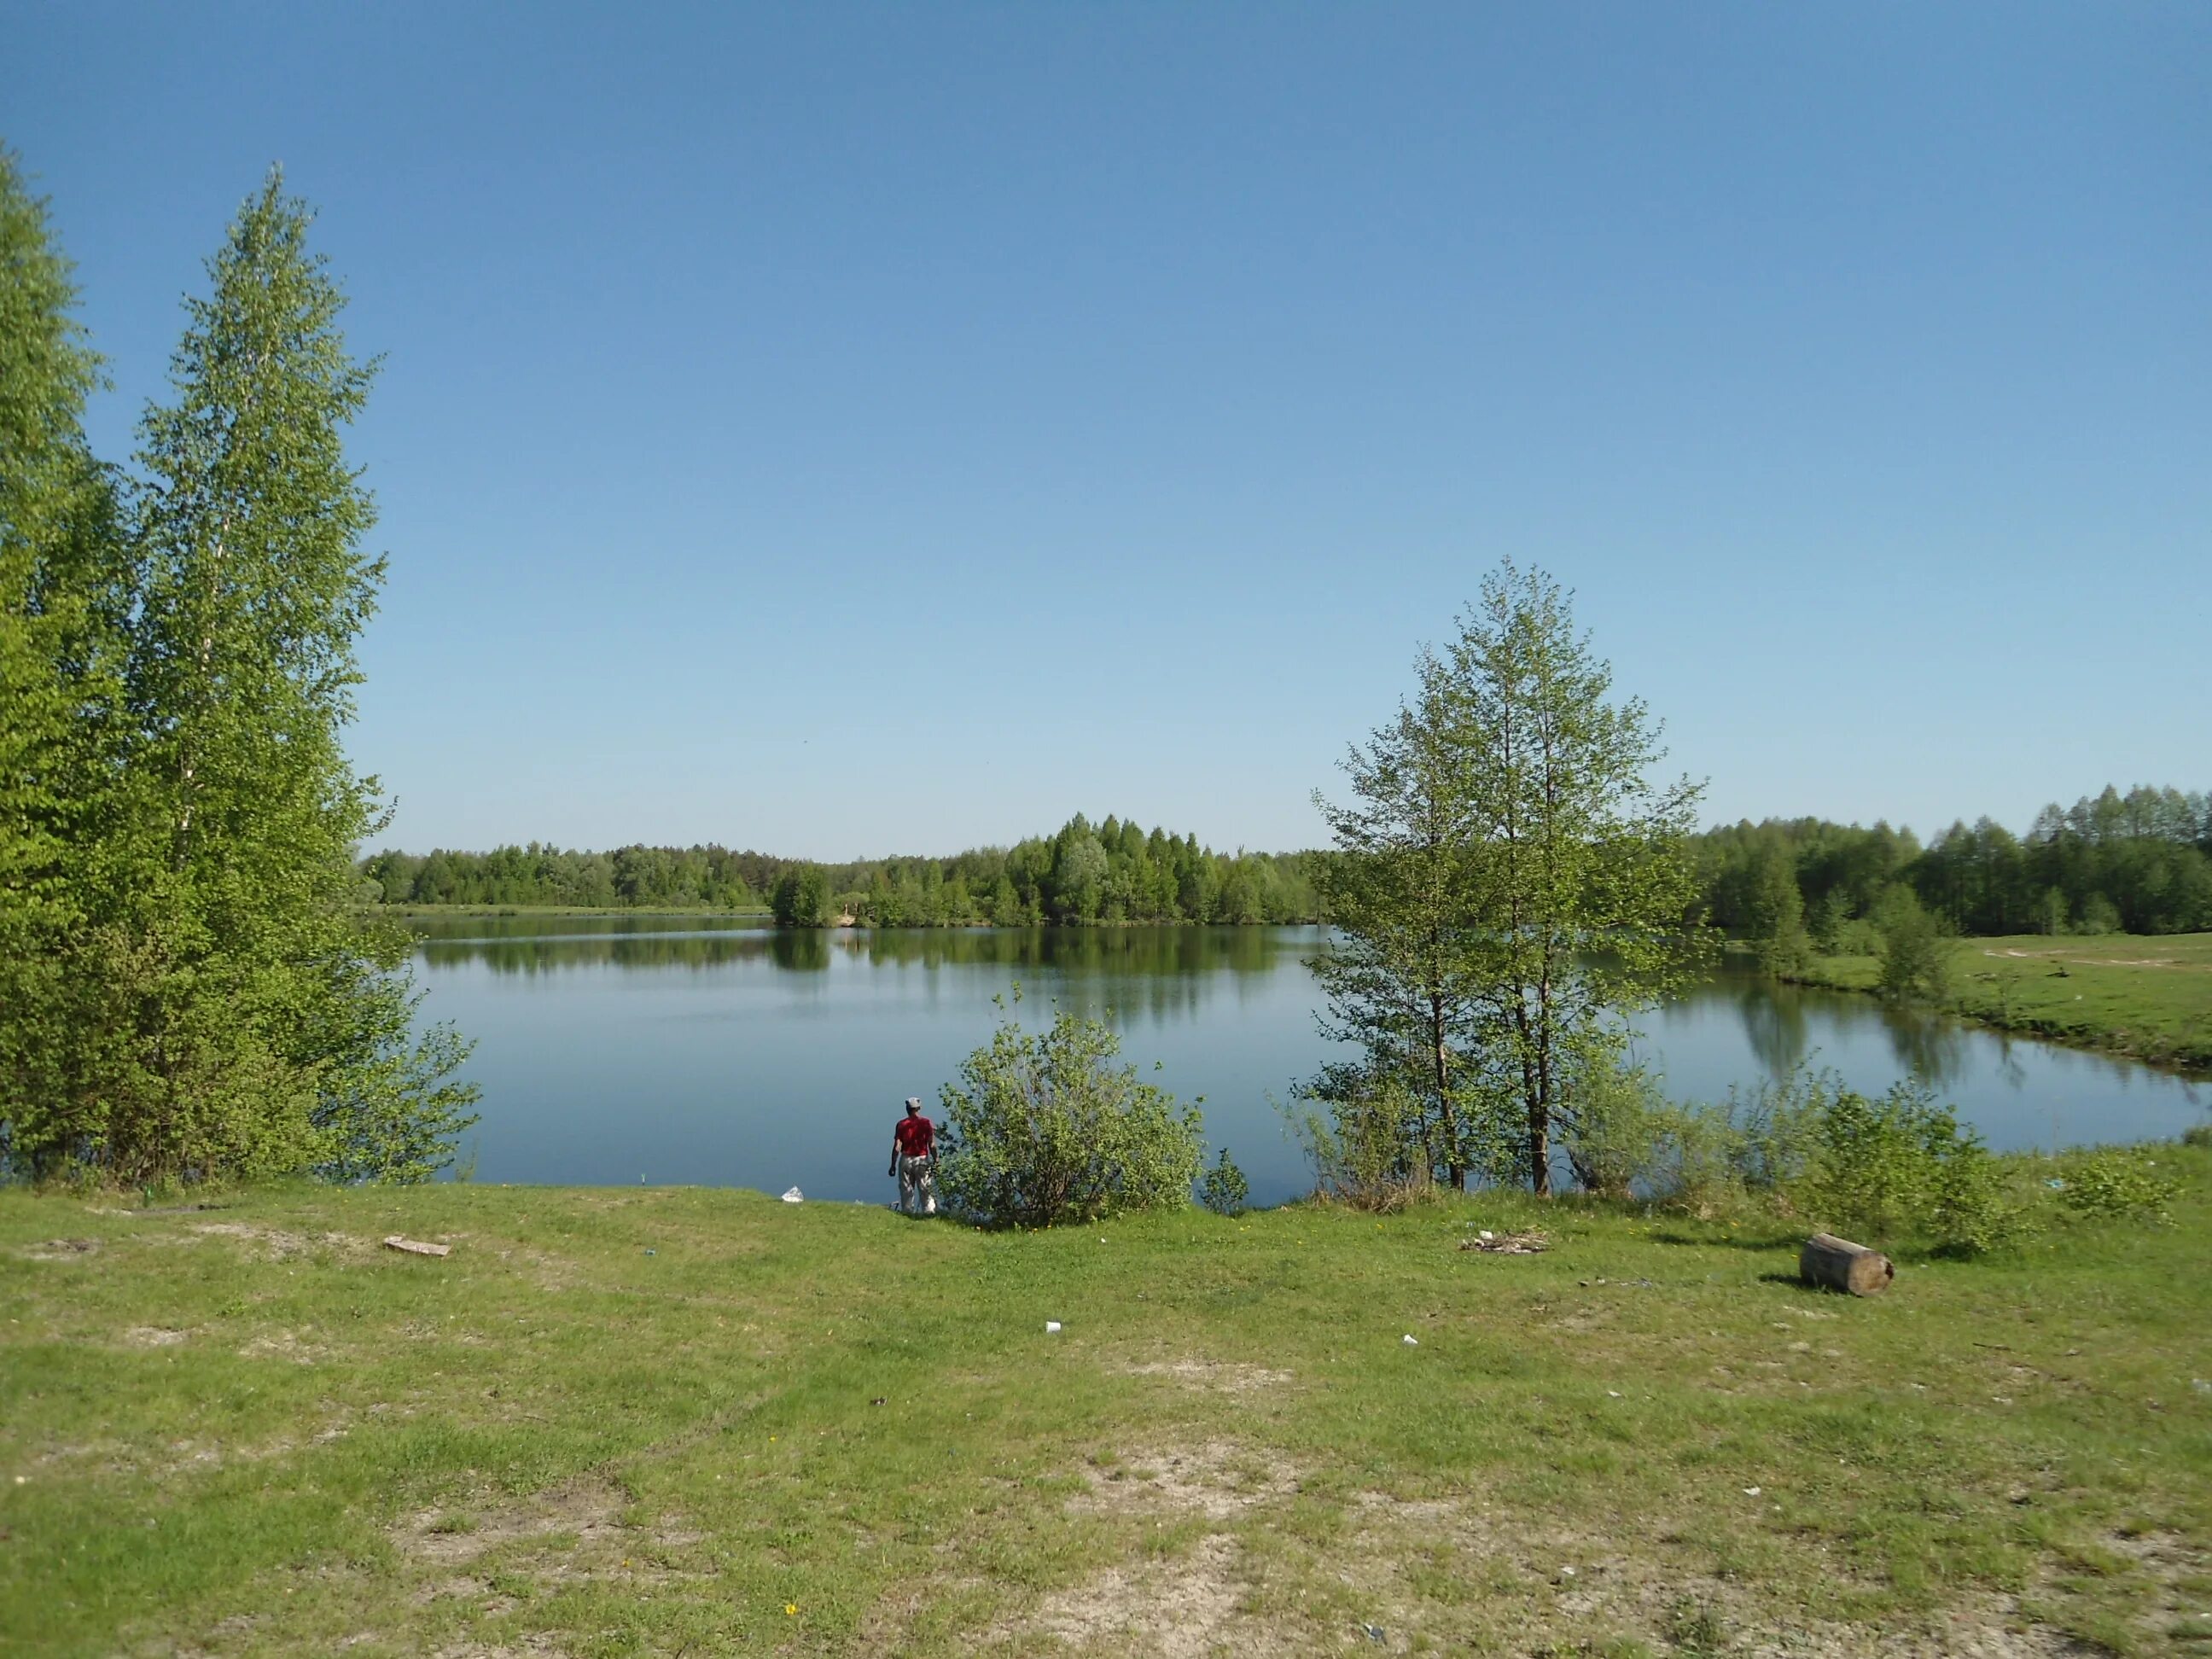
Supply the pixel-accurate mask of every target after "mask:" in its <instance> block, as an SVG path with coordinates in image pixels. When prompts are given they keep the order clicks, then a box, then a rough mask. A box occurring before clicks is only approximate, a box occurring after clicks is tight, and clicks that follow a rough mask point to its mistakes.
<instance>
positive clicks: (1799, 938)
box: [1749, 840, 1813, 975]
mask: <svg viewBox="0 0 2212 1659" xmlns="http://www.w3.org/2000/svg"><path fill="white" fill-rule="evenodd" d="M1749 910H1750V916H1749V921H1750V931H1751V937H1752V939H1753V940H1754V941H1755V942H1756V943H1757V945H1758V947H1759V966H1760V967H1761V968H1763V969H1765V970H1766V971H1767V972H1768V973H1770V974H1783V975H1786V974H1794V973H1796V972H1798V971H1799V970H1800V969H1802V968H1803V967H1804V965H1805V962H1806V958H1807V957H1809V956H1810V955H1811V954H1812V949H1813V941H1812V938H1811V936H1810V935H1809V934H1808V933H1807V932H1806V931H1805V895H1804V893H1803V892H1802V890H1800V888H1799V887H1798V885H1797V861H1796V859H1795V858H1793V857H1791V856H1790V848H1789V845H1788V843H1786V842H1782V841H1779V840H1775V841H1769V842H1765V843H1763V844H1762V845H1761V846H1760V848H1759V851H1758V853H1757V854H1755V855H1754V858H1753V864H1752V869H1751V892H1750V902H1749Z"/></svg>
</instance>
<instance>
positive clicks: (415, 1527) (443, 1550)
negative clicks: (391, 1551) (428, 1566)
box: [394, 1482, 623, 1567]
mask: <svg viewBox="0 0 2212 1659" xmlns="http://www.w3.org/2000/svg"><path fill="white" fill-rule="evenodd" d="M622 1510H623V1496H622V1494H621V1493H620V1492H617V1491H616V1490H615V1489H614V1488H613V1487H612V1486H605V1485H603V1484H599V1483H597V1482H584V1483H581V1484H579V1485H576V1486H568V1487H564V1488H562V1490H560V1491H558V1492H540V1493H539V1494H538V1496H536V1497H535V1498H530V1499H528V1500H527V1501H526V1502H524V1503H520V1504H509V1505H506V1506H504V1507H501V1508H498V1509H494V1510H487V1511H485V1512H483V1513H482V1514H476V1513H471V1512H467V1511H462V1510H422V1511H421V1512H420V1513H419V1514H416V1515H414V1516H410V1517H409V1518H408V1519H407V1520H405V1521H404V1522H401V1523H400V1524H399V1526H398V1528H396V1532H397V1536H396V1537H395V1539H394V1542H396V1543H397V1544H398V1546H399V1547H400V1548H401V1549H402V1550H403V1551H404V1552H405V1553H407V1554H409V1555H411V1556H413V1557H415V1558H416V1559H417V1560H422V1561H428V1562H431V1563H433V1564H435V1565H439V1566H443V1567H456V1566H460V1565H465V1564H466V1563H468V1562H471V1561H474V1560H475V1559H477V1557H479V1556H482V1555H484V1554H488V1553H489V1552H491V1551H492V1550H495V1549H497V1548H499V1547H501V1545H504V1544H511V1543H513V1542H514V1541H516V1540H518V1539H525V1538H543V1537H547V1536H550V1535H551V1534H556V1533H557V1534H574V1535H575V1536H576V1538H577V1539H578V1540H579V1541H589V1540H592V1539H593V1538H595V1537H603V1536H605V1535H606V1534H612V1533H614V1532H615V1531H616V1530H617V1528H618V1527H619V1524H620V1523H619V1522H618V1521H617V1516H620V1515H621V1513H622Z"/></svg>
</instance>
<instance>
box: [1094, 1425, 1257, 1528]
mask: <svg viewBox="0 0 2212 1659" xmlns="http://www.w3.org/2000/svg"><path fill="white" fill-rule="evenodd" d="M1085 1478H1086V1479H1087V1480H1089V1481H1090V1483H1091V1490H1090V1491H1088V1492H1083V1493H1079V1495H1077V1496H1076V1497H1074V1498H1070V1499H1069V1500H1068V1504H1067V1509H1068V1513H1069V1514H1071V1515H1084V1514H1091V1515H1103V1514H1115V1513H1124V1512H1127V1511H1128V1510H1135V1509H1154V1508H1158V1509H1167V1510H1181V1511H1183V1512H1185V1513H1187V1514H1196V1515H1202V1516H1205V1517H1206V1519H1207V1520H1209V1521H1228V1520H1233V1519H1234V1518H1235V1517H1237V1516H1240V1515H1243V1513H1244V1512H1245V1511H1246V1510H1249V1509H1251V1508H1253V1507H1254V1506H1255V1504H1264V1503H1267V1502H1269V1501H1270V1500H1273V1499H1276V1498H1287V1497H1290V1496H1291V1495H1292V1494H1293V1493H1295V1492H1297V1490H1298V1471H1297V1469H1295V1468H1292V1467H1291V1465H1289V1464H1288V1463H1285V1462H1282V1461H1281V1460H1280V1459H1278V1458H1270V1457H1267V1456H1265V1455H1261V1454H1258V1453H1255V1452H1253V1451H1251V1450H1249V1449H1247V1448H1244V1447H1243V1446H1239V1445H1237V1444H1235V1443H1232V1442H1230V1441H1226V1440H1210V1441H1206V1442H1205V1443H1202V1444H1200V1445H1196V1446H1178V1447H1170V1448H1166V1449H1157V1450H1152V1451H1146V1452H1143V1453H1139V1454H1136V1455H1131V1456H1128V1457H1127V1458H1126V1459H1123V1460H1121V1461H1119V1462H1109V1463H1100V1464H1094V1465H1093V1466H1092V1467H1091V1468H1090V1469H1088V1470H1086V1471H1085Z"/></svg>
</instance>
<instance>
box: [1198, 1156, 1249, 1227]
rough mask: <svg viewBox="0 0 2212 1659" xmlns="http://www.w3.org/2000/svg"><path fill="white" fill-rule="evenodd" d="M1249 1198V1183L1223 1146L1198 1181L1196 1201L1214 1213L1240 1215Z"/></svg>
mask: <svg viewBox="0 0 2212 1659" xmlns="http://www.w3.org/2000/svg"><path fill="white" fill-rule="evenodd" d="M1251 1198H1252V1188H1251V1184H1250V1183H1249V1182H1247V1181H1246V1180H1245V1179H1244V1171H1243V1170H1240V1169H1238V1168H1237V1164H1236V1160H1235V1159H1233V1158H1231V1157H1230V1156H1229V1149H1228V1148H1227V1147H1226V1146H1224V1147H1223V1148H1222V1149H1221V1156H1220V1157H1219V1158H1218V1159H1216V1160H1215V1162H1214V1165H1213V1167H1212V1169H1210V1170H1207V1171H1206V1174H1205V1175H1204V1176H1202V1177H1200V1181H1199V1183H1198V1201H1199V1202H1200V1203H1201V1204H1203V1205H1205V1206H1206V1208H1207V1209H1209V1210H1211V1211H1212V1212H1214V1214H1216V1215H1242V1214H1243V1213H1244V1206H1246V1205H1247V1204H1248V1203H1249V1202H1250V1201H1251Z"/></svg>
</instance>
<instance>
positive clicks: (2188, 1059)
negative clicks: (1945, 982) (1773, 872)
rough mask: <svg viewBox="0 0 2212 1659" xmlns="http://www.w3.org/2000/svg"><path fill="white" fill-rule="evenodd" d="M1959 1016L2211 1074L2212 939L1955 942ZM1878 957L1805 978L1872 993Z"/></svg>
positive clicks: (1836, 961) (2113, 936) (1844, 960)
mask: <svg viewBox="0 0 2212 1659" xmlns="http://www.w3.org/2000/svg"><path fill="white" fill-rule="evenodd" d="M1953 950H1954V952H1955V955H1954V973H1953V978H1954V988H1955V990H1956V993H1957V997H1958V1001H1957V1006H1956V1012H1960V1013H1961V1014H1964V1015H1965V1016H1966V1018H1970V1019H1976V1020H1980V1021H1982V1022H1983V1023H1984V1024H1990V1025H1995V1026H1999V1027H2002V1029H2004V1030H2012V1031H2022V1032H2027V1033H2030V1034H2032V1035H2033V1036H2041V1037H2048V1038H2051V1039H2052V1040H2053V1041H2056V1042H2066V1043H2071V1044H2073V1045H2075V1046H2076V1047H2078V1048H2100V1049H2103V1050H2105V1051H2106V1052H2107V1053H2110V1054H2131V1055H2133V1056H2135V1057H2136V1058H2137V1059H2140V1060H2154V1061H2157V1062H2159V1063H2160V1064H2162V1065H2172V1066H2191V1067H2195V1068H2199V1069H2212V933H2170V934H2163V935H2160V936H2156V937H2150V938H2145V937H2140V936H2137V935H2135V934H2129V933H2106V934H2101V935H2098V936H2094V937H2090V938H2083V939H2068V938H2053V937H2051V936H2049V935H2047V934H2042V933H2021V934H2017V935H2014V936H2010V937H2006V938H2001V939H1960V940H1959V941H1957V943H1956V944H1955V945H1954V946H1953ZM1877 973H1878V964H1877V963H1875V958H1874V957H1818V958H1816V959H1815V960H1814V963H1813V965H1812V966H1811V967H1810V968H1809V969H1807V970H1806V971H1805V972H1804V973H1802V974H1800V975H1796V977H1798V978H1799V979H1802V980H1803V981H1805V982H1807V983H1808V984H1813V985H1826V986H1831V987H1835V988H1837V989H1839V990H1846V991H1870V990H1872V989H1873V988H1874V987H1875V980H1876V977H1877Z"/></svg>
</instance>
